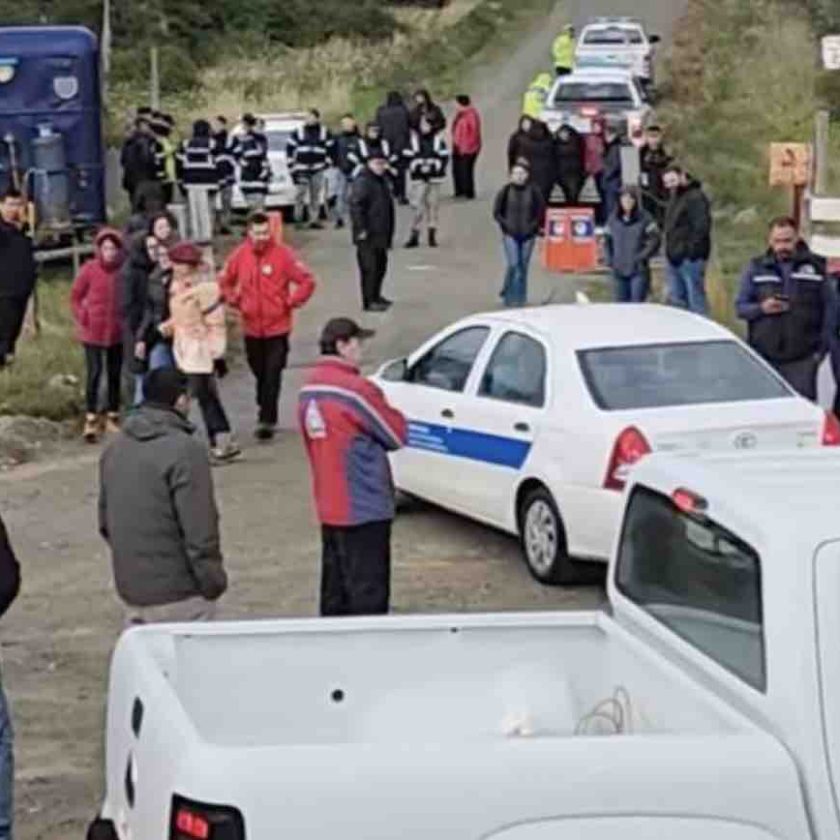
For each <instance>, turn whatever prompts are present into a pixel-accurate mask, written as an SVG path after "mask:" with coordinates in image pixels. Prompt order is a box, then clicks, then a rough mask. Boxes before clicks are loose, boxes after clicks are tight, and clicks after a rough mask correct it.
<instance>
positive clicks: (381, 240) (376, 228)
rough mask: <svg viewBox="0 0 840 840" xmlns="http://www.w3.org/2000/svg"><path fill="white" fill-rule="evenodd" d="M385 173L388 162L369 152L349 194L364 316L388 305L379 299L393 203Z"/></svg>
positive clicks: (391, 235)
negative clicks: (365, 162)
mask: <svg viewBox="0 0 840 840" xmlns="http://www.w3.org/2000/svg"><path fill="white" fill-rule="evenodd" d="M387 172H388V160H387V158H386V157H385V154H384V152H383V151H382V150H381V149H380V150H372V151H371V154H370V157H369V158H368V161H367V164H366V165H365V168H364V169H363V170H362V171H361V173H360V174H359V176H358V177H357V178H356V180H355V181H354V182H353V189H352V191H351V193H350V218H351V220H352V223H353V244H354V245H355V246H356V256H357V258H358V262H359V273H360V275H361V286H362V308H363V309H364V310H365V312H384V311H385V310H386V309H388V307H389V306H390V305H391V301H389V300H387V299H386V298H384V297H383V296H382V284H383V283H384V282H385V274H386V273H387V271H388V251H389V250H390V248H391V245H392V244H393V241H394V199H393V196H392V195H391V187H390V186H389V184H388V180H387V177H386V175H387Z"/></svg>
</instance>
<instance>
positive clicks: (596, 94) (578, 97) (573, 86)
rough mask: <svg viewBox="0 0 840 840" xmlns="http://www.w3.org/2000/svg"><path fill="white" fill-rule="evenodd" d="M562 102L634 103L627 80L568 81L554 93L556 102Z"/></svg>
mask: <svg viewBox="0 0 840 840" xmlns="http://www.w3.org/2000/svg"><path fill="white" fill-rule="evenodd" d="M562 102H610V103H620V104H622V105H628V106H631V107H632V105H633V94H632V93H631V90H630V86H629V85H628V84H627V83H626V82H568V83H566V84H563V85H560V87H559V88H558V89H557V93H555V94H554V104H555V105H557V104H559V103H562Z"/></svg>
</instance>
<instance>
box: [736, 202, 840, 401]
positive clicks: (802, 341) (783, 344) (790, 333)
mask: <svg viewBox="0 0 840 840" xmlns="http://www.w3.org/2000/svg"><path fill="white" fill-rule="evenodd" d="M735 308H736V311H737V313H738V317H739V318H743V319H744V320H745V321H746V322H747V330H748V340H749V343H750V345H751V346H752V347H753V349H754V350H756V351H757V352H758V353H760V354H761V355H762V356H763V357H764V358H765V359H766V360H767V361H768V362H769V363H770V364H771V365H773V367H774V368H775V369H776V370H777V371H778V372H779V373H780V374H781V375H782V376H783V377H784V378H785V379H786V380H787V381H788V382H789V383H790V385H791V386H792V387H793V388H794V389H795V390H796V391H798V392H799V393H800V394H802V396H803V397H807V398H808V399H810V400H815V399H816V397H817V371H818V369H819V365H820V362H821V361H822V359H823V358H824V357H825V355H826V353H828V352H829V351H831V350H833V347H834V344H835V342H836V331H837V297H836V294H835V292H834V289H833V286H832V283H831V282H830V279H829V278H828V277H827V274H826V264H825V260H823V259H822V257H818V256H816V255H815V254H813V253H812V252H811V250H810V249H809V248H808V246H807V245H806V244H805V243H804V242H803V241H802V240H801V239H800V238H799V232H798V228H797V224H796V222H795V221H794V220H793V219H791V218H789V217H780V218H777V219H774V220H773V221H772V222H771V223H770V236H769V248H768V250H767V252H766V253H765V254H762V255H761V256H758V257H756V258H755V259H753V260H751V261H750V263H749V265H748V266H747V268H746V271H745V272H744V274H743V276H742V277H741V287H740V290H739V292H738V297H737V300H736V304H735Z"/></svg>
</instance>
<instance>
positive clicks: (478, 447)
mask: <svg viewBox="0 0 840 840" xmlns="http://www.w3.org/2000/svg"><path fill="white" fill-rule="evenodd" d="M408 445H409V446H410V447H411V448H412V449H422V450H425V451H427V452H437V453H439V454H441V455H455V456H457V457H459V458H468V459H469V460H471V461H483V462H484V463H487V464H496V465H497V466H500V467H510V468H511V469H515V470H518V469H521V468H522V465H523V464H524V463H525V459H526V458H527V457H528V453H529V452H530V451H531V443H530V442H529V441H524V440H517V439H516V438H508V437H501V436H500V435H488V434H485V433H484V432H473V431H470V430H469V429H455V428H451V427H449V426H438V425H436V424H433V423H421V422H418V421H416V420H411V421H409V423H408Z"/></svg>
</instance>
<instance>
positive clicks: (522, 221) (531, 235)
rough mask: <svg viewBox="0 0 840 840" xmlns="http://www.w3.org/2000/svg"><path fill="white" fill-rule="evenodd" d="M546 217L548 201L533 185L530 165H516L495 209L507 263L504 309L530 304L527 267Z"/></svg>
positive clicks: (494, 214) (503, 291)
mask: <svg viewBox="0 0 840 840" xmlns="http://www.w3.org/2000/svg"><path fill="white" fill-rule="evenodd" d="M544 214H545V200H544V199H543V195H542V192H541V191H540V189H539V187H537V186H536V185H534V184H533V183H532V182H531V169H530V167H529V166H528V163H527V162H526V161H524V160H519V161H516V163H514V165H513V168H512V169H511V173H510V183H508V184H507V185H506V186H504V187H502V189H501V190H500V191H499V194H498V195H497V196H496V203H495V204H494V206H493V218H494V219H495V220H496V223H497V224H498V225H499V228H500V229H501V231H502V242H503V244H504V249H505V259H506V260H507V271H506V272H505V282H504V286H503V287H502V291H501V294H500V297H501V298H502V300H503V301H504V303H505V306H523V305H524V304H525V303H526V302H527V300H528V266H529V265H530V262H531V257H532V255H533V253H534V244H535V243H536V241H537V234H538V233H539V230H540V225H541V224H542V220H543V216H544Z"/></svg>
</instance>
